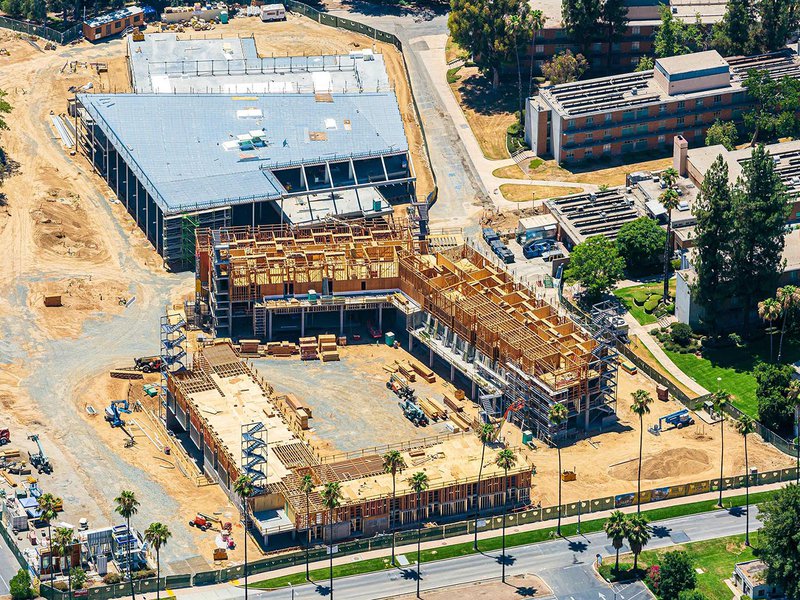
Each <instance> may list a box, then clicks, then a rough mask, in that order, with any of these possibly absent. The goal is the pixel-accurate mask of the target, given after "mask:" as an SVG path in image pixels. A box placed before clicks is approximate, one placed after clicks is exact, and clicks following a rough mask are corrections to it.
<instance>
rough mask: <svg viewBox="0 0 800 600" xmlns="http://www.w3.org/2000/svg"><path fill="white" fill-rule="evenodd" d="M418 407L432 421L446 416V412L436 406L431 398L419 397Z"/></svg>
mask: <svg viewBox="0 0 800 600" xmlns="http://www.w3.org/2000/svg"><path fill="white" fill-rule="evenodd" d="M419 407H420V408H421V409H422V412H424V413H425V414H426V415H427V416H428V418H429V419H430V420H432V421H440V420H444V419H446V418H447V413H445V412H444V411H443V410H441V409H440V408H439V407H438V406H437V404H436V403H435V402H434V400H433V398H420V399H419Z"/></svg>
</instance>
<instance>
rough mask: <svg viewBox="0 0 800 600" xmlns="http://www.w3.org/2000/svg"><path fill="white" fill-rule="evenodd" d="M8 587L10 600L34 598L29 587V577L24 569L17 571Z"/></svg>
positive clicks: (34, 595) (31, 588)
mask: <svg viewBox="0 0 800 600" xmlns="http://www.w3.org/2000/svg"><path fill="white" fill-rule="evenodd" d="M8 587H9V593H10V594H11V600H30V598H35V597H36V594H35V593H34V591H33V587H31V576H30V575H28V571H27V570H26V569H20V570H19V571H17V574H16V575H14V576H13V577H12V578H11V581H9V582H8Z"/></svg>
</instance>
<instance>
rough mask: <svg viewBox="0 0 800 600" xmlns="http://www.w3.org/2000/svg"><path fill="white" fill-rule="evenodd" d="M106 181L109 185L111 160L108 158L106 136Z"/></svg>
mask: <svg viewBox="0 0 800 600" xmlns="http://www.w3.org/2000/svg"><path fill="white" fill-rule="evenodd" d="M106 181H107V182H108V185H109V186H110V185H111V160H110V159H109V158H108V136H106Z"/></svg>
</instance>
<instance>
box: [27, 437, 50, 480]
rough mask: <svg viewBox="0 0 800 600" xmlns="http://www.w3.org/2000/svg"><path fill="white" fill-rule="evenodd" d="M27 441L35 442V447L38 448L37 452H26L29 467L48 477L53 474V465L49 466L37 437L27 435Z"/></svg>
mask: <svg viewBox="0 0 800 600" xmlns="http://www.w3.org/2000/svg"><path fill="white" fill-rule="evenodd" d="M28 439H29V440H31V441H33V442H35V443H36V447H37V448H39V450H38V452H31V451H30V450H29V451H28V460H29V461H30V463H31V466H32V467H33V468H35V469H36V470H37V471H38V472H39V473H47V474H48V475H49V474H50V473H52V472H53V465H51V464H50V459H49V458H47V455H46V454H45V453H44V448H42V444H41V442H40V441H39V435H38V434H36V433H32V434H30V435H28Z"/></svg>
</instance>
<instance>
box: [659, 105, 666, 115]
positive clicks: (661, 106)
mask: <svg viewBox="0 0 800 600" xmlns="http://www.w3.org/2000/svg"><path fill="white" fill-rule="evenodd" d="M658 112H660V113H665V112H667V105H666V104H659V106H658Z"/></svg>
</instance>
